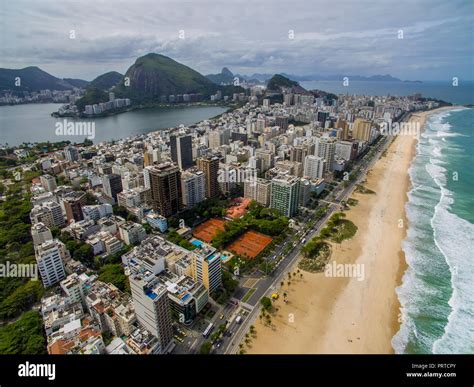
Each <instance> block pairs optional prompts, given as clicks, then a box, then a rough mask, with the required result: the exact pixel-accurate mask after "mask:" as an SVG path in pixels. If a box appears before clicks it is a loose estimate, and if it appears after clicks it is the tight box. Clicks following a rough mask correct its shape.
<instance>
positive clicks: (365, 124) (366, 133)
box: [352, 118, 372, 142]
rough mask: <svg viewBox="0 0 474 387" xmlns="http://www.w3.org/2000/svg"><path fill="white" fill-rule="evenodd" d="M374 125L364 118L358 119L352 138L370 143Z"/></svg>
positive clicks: (353, 128) (355, 122)
mask: <svg viewBox="0 0 474 387" xmlns="http://www.w3.org/2000/svg"><path fill="white" fill-rule="evenodd" d="M371 132H372V123H371V122H370V121H368V120H364V119H363V118H356V119H355V121H354V124H353V125H352V138H353V139H356V140H363V141H367V142H370V137H371Z"/></svg>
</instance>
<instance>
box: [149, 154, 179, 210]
mask: <svg viewBox="0 0 474 387" xmlns="http://www.w3.org/2000/svg"><path fill="white" fill-rule="evenodd" d="M143 171H144V175H145V187H147V188H150V190H151V191H150V193H151V195H150V196H151V202H152V206H153V209H154V210H155V212H157V213H158V214H159V215H162V216H164V217H168V216H171V215H174V214H176V213H177V212H179V211H181V209H182V202H183V198H182V192H181V172H180V170H179V168H178V166H176V165H174V164H172V163H169V162H168V163H161V164H158V165H153V166H150V167H146V168H145V169H144V170H143Z"/></svg>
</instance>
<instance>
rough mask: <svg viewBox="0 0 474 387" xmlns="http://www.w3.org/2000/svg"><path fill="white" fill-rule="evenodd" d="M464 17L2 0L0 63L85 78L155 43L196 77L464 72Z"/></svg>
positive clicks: (289, 6)
mask: <svg viewBox="0 0 474 387" xmlns="http://www.w3.org/2000/svg"><path fill="white" fill-rule="evenodd" d="M473 25H474V1H473V0H449V1H447V0H426V1H425V0H408V1H406V0H343V1H339V0H330V1H320V0H306V1H300V0H285V1H280V0H267V1H260V0H248V1H235V0H222V1H218V0H213V1H206V0H187V1H183V0H173V1H163V0H152V1H142V0H133V1H132V0H128V1H124V2H122V1H118V0H107V1H101V0H94V1H90V0H74V1H72V0H62V1H59V0H55V1H53V0H50V1H46V0H30V1H25V0H0V67H6V68H22V67H26V66H31V65H35V66H39V67H41V68H42V69H44V70H46V71H48V72H50V73H52V74H53V75H55V76H58V77H73V78H83V79H86V80H91V79H93V78H95V77H96V76H97V75H99V74H101V73H104V72H106V71H110V70H116V71H119V72H121V73H124V72H125V71H126V70H127V68H128V67H129V66H130V65H131V64H132V63H133V62H134V61H135V59H136V58H137V57H139V56H141V55H144V54H146V53H149V52H157V53H160V54H164V55H167V56H170V57H172V58H173V59H175V60H177V61H179V62H181V63H184V64H186V65H188V66H190V67H192V68H194V69H196V70H198V71H200V72H201V73H203V74H208V73H216V72H219V71H220V70H221V68H222V67H223V66H227V67H229V68H230V70H231V71H233V72H234V73H241V74H252V73H255V72H258V73H278V72H286V73H290V74H298V75H307V74H322V75H331V74H332V75H334V74H344V75H374V74H391V75H393V76H396V77H399V78H402V79H411V80H415V79H420V80H443V79H451V78H452V77H454V76H457V77H459V78H460V79H473V78H474V74H473V67H474V66H473V57H474V34H473ZM401 34H403V39H399V37H401ZM71 37H75V38H74V39H71Z"/></svg>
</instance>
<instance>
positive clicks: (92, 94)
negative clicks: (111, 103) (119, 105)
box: [76, 86, 109, 112]
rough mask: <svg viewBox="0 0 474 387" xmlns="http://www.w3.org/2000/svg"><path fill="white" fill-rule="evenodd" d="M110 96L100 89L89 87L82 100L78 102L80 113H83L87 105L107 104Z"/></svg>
mask: <svg viewBox="0 0 474 387" xmlns="http://www.w3.org/2000/svg"><path fill="white" fill-rule="evenodd" d="M108 100H109V95H108V94H107V93H106V92H105V91H104V90H101V89H99V88H98V87H93V86H92V87H91V86H89V87H88V88H87V90H86V92H85V94H84V96H83V97H82V98H79V99H78V100H77V101H76V106H77V108H78V109H79V111H81V112H82V111H83V110H84V107H85V106H86V105H93V104H95V103H99V102H107V101H108Z"/></svg>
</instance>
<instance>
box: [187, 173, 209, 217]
mask: <svg viewBox="0 0 474 387" xmlns="http://www.w3.org/2000/svg"><path fill="white" fill-rule="evenodd" d="M181 192H182V193H183V205H184V206H186V207H188V208H192V207H194V206H195V205H196V204H197V203H200V202H202V201H203V200H204V198H205V196H206V179H205V177H204V172H203V171H200V170H196V171H185V172H183V173H182V174H181Z"/></svg>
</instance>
